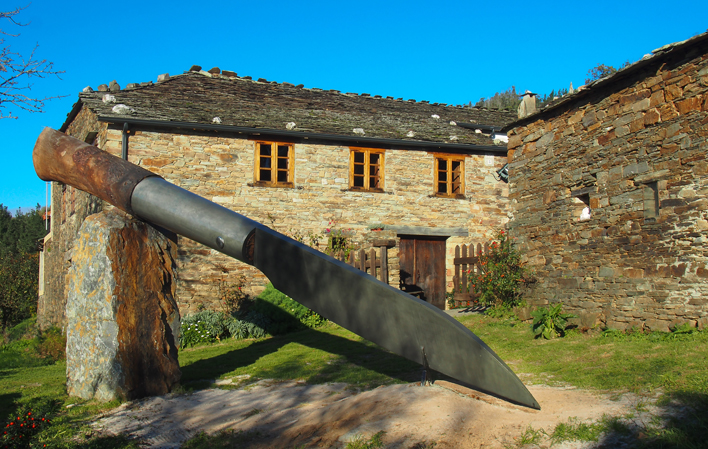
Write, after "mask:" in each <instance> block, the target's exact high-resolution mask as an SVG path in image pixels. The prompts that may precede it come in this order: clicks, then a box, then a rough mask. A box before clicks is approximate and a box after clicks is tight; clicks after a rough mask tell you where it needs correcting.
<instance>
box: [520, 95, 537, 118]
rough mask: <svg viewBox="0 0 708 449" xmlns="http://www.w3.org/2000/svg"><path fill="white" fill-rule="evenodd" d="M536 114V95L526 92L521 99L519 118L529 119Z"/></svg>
mask: <svg viewBox="0 0 708 449" xmlns="http://www.w3.org/2000/svg"><path fill="white" fill-rule="evenodd" d="M535 112H536V94H534V93H532V92H530V91H528V90H527V91H526V92H525V93H524V95H523V97H522V98H521V104H520V105H519V109H518V114H519V118H524V117H528V116H529V115H531V114H533V113H535Z"/></svg>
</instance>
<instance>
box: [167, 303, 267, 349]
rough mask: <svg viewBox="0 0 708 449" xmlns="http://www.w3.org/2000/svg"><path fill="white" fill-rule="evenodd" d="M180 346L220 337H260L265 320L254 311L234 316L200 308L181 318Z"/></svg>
mask: <svg viewBox="0 0 708 449" xmlns="http://www.w3.org/2000/svg"><path fill="white" fill-rule="evenodd" d="M181 327H182V329H181V335H180V346H181V347H183V348H185V347H189V346H194V345H198V344H204V343H213V342H215V341H217V340H221V339H222V338H229V337H232V338H238V339H242V338H262V337H265V336H267V335H268V333H267V332H266V330H265V327H267V320H266V319H265V317H262V316H260V314H258V313H255V312H248V313H246V314H245V316H243V317H242V318H240V319H239V318H236V317H234V316H232V315H228V314H226V313H224V312H215V311H212V310H202V311H201V312H197V313H195V314H192V315H187V316H185V317H183V318H182V323H181Z"/></svg>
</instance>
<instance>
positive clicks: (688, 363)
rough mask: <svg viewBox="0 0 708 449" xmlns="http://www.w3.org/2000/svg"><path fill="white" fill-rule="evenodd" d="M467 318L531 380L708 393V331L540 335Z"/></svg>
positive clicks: (609, 388)
mask: <svg viewBox="0 0 708 449" xmlns="http://www.w3.org/2000/svg"><path fill="white" fill-rule="evenodd" d="M461 321H462V323H463V324H464V325H465V326H467V327H468V328H470V329H471V330H472V331H473V332H475V333H476V334H477V335H478V336H479V337H480V338H482V340H484V341H485V342H486V343H487V344H488V345H489V346H490V347H491V348H492V349H493V350H494V351H496V353H497V354H499V356H500V357H501V358H502V359H503V360H505V361H506V362H507V364H508V365H509V366H510V367H511V368H512V369H513V370H514V371H515V372H517V373H526V374H530V375H531V376H529V377H525V378H524V380H525V381H527V382H528V381H531V382H533V383H545V384H551V385H553V384H568V385H574V386H576V387H580V388H590V389H596V390H607V391H614V392H618V393H621V392H636V393H652V392H654V391H655V390H661V391H662V392H664V393H667V394H678V393H686V392H691V393H703V394H708V370H707V368H708V332H694V333H690V334H680V335H672V334H650V335H643V334H634V335H629V336H626V335H625V334H622V333H608V334H607V335H603V334H602V333H599V332H596V333H592V334H582V333H580V332H569V333H568V334H567V336H566V337H564V338H557V339H553V340H540V339H539V340H534V339H533V338H531V334H530V330H529V328H530V326H529V325H528V324H524V323H519V322H518V321H515V320H506V321H500V320H496V319H493V318H489V317H486V316H484V315H470V316H467V317H464V318H463V319H462V320H461Z"/></svg>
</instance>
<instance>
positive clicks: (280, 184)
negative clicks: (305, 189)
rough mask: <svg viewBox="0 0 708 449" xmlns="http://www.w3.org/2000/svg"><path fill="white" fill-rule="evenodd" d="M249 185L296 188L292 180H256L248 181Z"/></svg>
mask: <svg viewBox="0 0 708 449" xmlns="http://www.w3.org/2000/svg"><path fill="white" fill-rule="evenodd" d="M248 186H250V187H270V188H276V189H277V188H281V189H294V188H295V184H294V183H292V182H280V183H272V182H265V181H256V182H252V183H250V182H249V183H248Z"/></svg>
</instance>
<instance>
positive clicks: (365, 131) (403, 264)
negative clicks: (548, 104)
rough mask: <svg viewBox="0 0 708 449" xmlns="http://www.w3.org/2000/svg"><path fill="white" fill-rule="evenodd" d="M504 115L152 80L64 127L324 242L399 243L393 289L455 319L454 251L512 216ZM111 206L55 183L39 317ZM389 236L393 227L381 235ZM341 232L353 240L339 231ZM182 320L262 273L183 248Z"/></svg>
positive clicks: (119, 92)
mask: <svg viewBox="0 0 708 449" xmlns="http://www.w3.org/2000/svg"><path fill="white" fill-rule="evenodd" d="M515 118H516V115H515V114H513V113H509V112H502V111H493V110H486V109H480V108H470V107H459V106H450V105H445V104H438V103H434V104H430V103H429V102H427V101H415V100H407V101H404V100H402V99H400V98H399V99H394V98H391V97H381V96H378V95H376V96H371V95H369V94H353V93H341V92H338V91H334V90H327V91H325V90H321V89H315V88H313V89H308V88H304V87H303V86H302V85H297V86H296V85H293V84H290V83H276V82H269V81H267V80H264V79H259V80H253V79H251V77H239V76H238V75H237V74H236V73H234V72H230V71H223V72H222V71H220V70H219V69H218V68H214V69H212V70H209V71H208V72H207V71H202V70H201V68H200V67H198V66H194V67H192V69H190V71H188V72H186V73H184V74H182V75H178V76H173V77H170V76H169V75H166V74H165V75H160V77H158V82H157V83H152V82H149V83H141V84H128V85H127V86H126V87H125V88H124V89H121V88H120V86H118V85H117V84H116V83H115V82H113V83H111V85H109V86H107V85H102V86H99V87H98V89H97V91H94V90H93V89H91V88H86V89H84V92H82V93H81V94H80V95H79V100H78V101H77V102H76V104H75V105H74V108H73V109H72V111H70V113H69V114H68V117H67V120H66V122H65V123H64V124H63V126H62V127H61V131H63V132H65V133H67V134H69V135H72V136H74V137H77V138H79V139H81V140H84V141H87V142H91V143H93V144H94V145H96V146H98V147H99V148H101V149H103V150H105V151H108V152H110V153H112V154H115V155H117V156H122V157H124V158H127V159H128V160H129V161H130V162H133V163H135V164H138V165H140V166H142V167H145V168H147V169H149V170H151V171H153V172H155V173H157V174H159V175H160V176H162V177H164V178H165V179H167V180H168V181H170V182H172V183H174V184H176V185H178V186H181V187H183V188H186V189H188V190H190V191H192V192H194V193H196V194H198V195H201V196H203V197H205V198H207V199H209V200H212V201H214V202H216V203H219V204H221V205H223V206H225V207H228V208H230V209H232V210H234V211H236V212H238V213H241V214H243V215H245V216H247V217H249V218H252V219H255V220H257V221H260V222H262V223H264V224H266V225H268V226H271V227H272V228H274V229H276V230H278V231H280V232H283V233H285V234H289V235H292V236H296V237H298V236H299V237H301V238H304V239H305V240H306V242H307V243H311V239H310V237H313V236H319V246H320V247H323V246H324V245H326V244H327V241H328V235H327V233H326V232H325V230H326V229H329V230H330V234H329V235H330V236H332V235H334V236H339V237H337V238H340V237H342V236H344V237H345V238H347V239H348V240H349V241H350V242H351V243H353V244H354V245H356V246H358V247H367V246H371V245H372V242H373V241H374V240H379V241H380V240H382V239H383V240H386V241H388V242H391V241H392V242H393V246H392V247H391V248H390V249H389V251H388V254H389V270H390V275H389V279H388V282H389V283H390V284H392V285H394V286H396V287H399V286H402V287H404V288H407V289H415V288H418V289H419V290H420V291H421V293H420V294H421V296H422V297H423V298H424V299H426V300H428V301H430V302H431V303H433V304H435V305H437V306H438V307H445V293H446V291H448V290H450V289H451V281H452V275H453V265H452V260H453V257H454V249H453V248H454V246H455V245H456V244H460V243H469V242H478V241H484V240H486V239H487V238H488V237H489V236H490V235H491V234H492V233H493V231H494V230H495V229H498V228H499V227H501V226H502V225H503V224H504V223H505V222H506V221H507V220H508V217H507V195H508V190H507V184H506V183H505V182H503V181H500V180H499V177H498V176H497V174H496V171H497V170H499V169H500V168H501V167H502V166H504V164H505V163H506V146H505V140H506V135H505V134H499V130H500V129H501V128H502V127H503V126H504V125H506V124H508V123H510V122H511V121H512V120H514V119H515ZM104 207H106V205H104V204H102V203H101V202H100V201H99V200H97V199H96V198H94V197H91V196H90V195H88V194H85V193H84V192H80V191H76V190H75V189H73V188H71V187H69V186H65V185H61V184H58V183H53V185H52V209H53V216H54V220H53V224H52V229H51V233H50V235H49V236H48V237H47V239H46V243H45V251H44V253H43V259H44V262H43V267H44V270H43V276H44V279H42V280H41V283H42V284H43V289H42V295H41V296H40V298H39V306H38V309H39V311H38V317H39V321H40V324H41V325H42V326H45V327H46V326H48V325H50V324H59V325H62V324H63V323H64V320H65V318H64V315H63V314H64V305H65V302H66V293H65V290H66V285H65V284H66V283H65V275H66V272H67V269H68V267H69V266H70V265H71V263H72V248H73V244H74V240H75V238H76V235H77V232H78V230H79V227H80V225H81V223H82V222H83V220H84V219H85V218H86V217H87V216H89V215H90V214H93V213H96V212H98V211H100V210H102V209H103V208H104ZM378 224H383V225H384V226H385V229H384V230H383V231H380V232H374V231H371V230H370V229H371V228H373V227H376V225H378ZM342 231H344V233H343V234H340V233H341V232H342ZM178 246H179V253H178V260H177V264H178V267H177V272H178V276H179V281H178V285H177V295H176V296H177V299H178V303H179V306H180V309H181V312H182V313H183V314H184V313H189V312H191V311H195V310H196V309H197V308H199V307H202V305H203V306H206V307H218V298H219V294H220V285H223V283H224V282H226V283H228V282H233V281H234V280H235V279H237V278H238V276H239V275H240V274H245V275H246V276H247V277H248V280H249V288H250V289H251V292H253V293H258V292H259V291H260V290H261V289H262V288H263V286H264V285H265V284H266V283H267V279H265V278H264V276H263V275H262V274H260V273H259V272H257V271H256V270H255V269H253V268H251V267H249V266H247V265H245V264H241V263H240V262H238V261H235V260H233V259H230V258H228V257H226V256H223V255H221V254H219V253H216V252H214V251H212V250H211V249H209V248H206V247H203V246H201V245H199V244H196V243H194V242H192V241H189V240H187V239H184V238H179V240H178Z"/></svg>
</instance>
